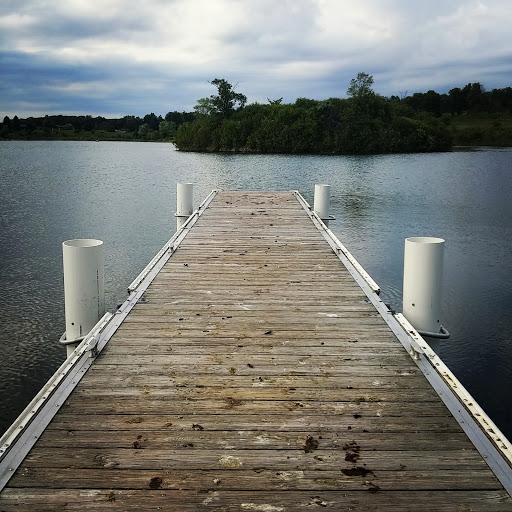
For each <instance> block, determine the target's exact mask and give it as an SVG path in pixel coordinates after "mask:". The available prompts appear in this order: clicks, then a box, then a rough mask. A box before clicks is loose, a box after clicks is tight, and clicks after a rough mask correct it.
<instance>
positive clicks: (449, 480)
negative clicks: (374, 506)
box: [0, 467, 501, 510]
mask: <svg viewBox="0 0 512 512" xmlns="http://www.w3.org/2000/svg"><path fill="white" fill-rule="evenodd" d="M104 473H105V471H102V470H101V469H83V468H73V471H69V470H67V469H66V468H64V469H63V468H52V471H47V470H46V469H45V468H37V467H29V468H26V469H25V470H24V471H23V473H22V474H20V475H17V476H16V477H15V478H14V479H13V486H15V487H28V488H30V487H45V488H52V489H60V488H62V487H63V486H64V485H65V486H66V487H67V488H68V489H83V488H86V489H89V488H93V489H151V482H154V481H155V479H159V484H160V487H159V488H160V489H166V490H169V489H176V490H185V489H187V490H202V489H208V488H211V487H214V488H215V489H216V490H218V491H221V490H222V491H247V490H249V491H257V492H262V491H269V490H275V491H290V490H315V491H329V490H333V491H341V490H345V491H361V489H362V486H364V485H365V483H366V482H368V481H370V480H371V481H373V482H374V483H375V485H378V486H379V490H380V491H393V490H397V489H400V490H408V491H418V490H451V489H453V488H454V487H456V488H458V489H460V490H468V491H473V490H476V489H481V490H483V491H484V490H489V489H495V490H499V489H500V487H501V486H500V484H499V482H498V481H497V480H496V477H494V475H492V474H491V473H490V472H489V471H486V470H483V471H482V470H478V469H471V468H466V469H465V471H463V472H462V473H459V472H457V471H449V472H446V473H440V472H439V471H438V470H431V471H430V470H423V471H420V470H408V469H404V470H402V471H387V470H374V471H371V472H370V471H369V472H368V473H367V474H366V476H365V477H362V476H359V477H350V476H346V475H345V474H343V472H342V471H341V470H336V471H330V470H318V469H315V470H287V471H284V470H278V471H275V470H273V469H264V468H256V470H254V469H249V470H240V469H237V470H226V469H214V470H190V469H187V470H176V469H172V470H170V471H169V470H163V471H159V470H157V471H155V470H154V469H152V470H144V469H137V470H133V469H117V468H115V469H111V470H110V471H109V478H108V480H106V479H105V474H104ZM160 480H161V481H160ZM0 503H1V502H0ZM443 510H444V509H443Z"/></svg>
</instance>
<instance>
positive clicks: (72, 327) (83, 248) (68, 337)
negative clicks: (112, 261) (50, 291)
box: [62, 239, 105, 356]
mask: <svg viewBox="0 0 512 512" xmlns="http://www.w3.org/2000/svg"><path fill="white" fill-rule="evenodd" d="M62 260H63V266H64V303H65V315H66V332H65V335H64V336H63V339H62V342H63V343H64V344H66V347H67V352H68V356H69V354H70V353H71V352H73V350H74V349H75V347H76V346H77V345H78V344H79V343H80V341H81V340H82V339H83V337H84V336H86V335H87V334H88V333H89V331H90V330H91V329H92V328H93V327H94V326H95V325H96V323H97V322H98V320H99V319H100V318H101V317H102V316H103V315H104V314H105V277H104V256H103V242H102V241H101V240H93V239H77V240H67V241H66V242H63V244H62ZM73 340H76V343H72V342H73ZM70 342H71V343H70Z"/></svg>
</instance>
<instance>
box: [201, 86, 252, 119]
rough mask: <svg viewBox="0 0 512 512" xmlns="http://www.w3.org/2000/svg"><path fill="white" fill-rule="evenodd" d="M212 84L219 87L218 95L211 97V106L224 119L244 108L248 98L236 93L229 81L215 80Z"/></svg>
mask: <svg viewBox="0 0 512 512" xmlns="http://www.w3.org/2000/svg"><path fill="white" fill-rule="evenodd" d="M210 83H211V84H212V85H213V86H215V87H217V94H212V95H211V96H210V100H211V105H212V106H213V108H214V110H215V112H217V113H219V114H221V115H222V116H223V117H229V116H231V114H232V113H233V112H234V111H235V110H239V109H242V108H244V106H245V104H246V103H247V97H246V96H244V95H243V94H241V93H239V92H235V89H234V87H233V86H232V85H231V84H230V83H229V82H228V81H227V80H224V79H223V78H215V79H214V80H212V81H211V82H210ZM235 87H236V86H235Z"/></svg>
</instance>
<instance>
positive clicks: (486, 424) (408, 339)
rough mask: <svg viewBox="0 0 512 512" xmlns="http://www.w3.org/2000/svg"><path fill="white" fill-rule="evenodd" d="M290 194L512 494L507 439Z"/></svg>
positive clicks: (320, 223) (318, 220) (309, 211)
mask: <svg viewBox="0 0 512 512" xmlns="http://www.w3.org/2000/svg"><path fill="white" fill-rule="evenodd" d="M293 193H294V195H295V196H296V198H297V200H298V201H299V203H300V204H301V205H302V207H303V208H304V210H305V211H306V213H307V214H308V215H309V217H310V218H311V220H312V221H313V223H314V224H315V226H316V227H317V228H318V230H319V231H320V232H321V233H322V235H323V237H324V238H325V240H326V241H327V243H328V244H329V245H330V246H331V248H332V250H333V251H334V252H335V253H336V254H337V256H338V258H339V259H340V260H341V262H342V263H343V264H344V265H345V267H346V268H347V270H348V271H349V272H350V274H351V275H352V277H353V278H354V279H355V280H356V282H357V284H358V285H359V286H360V287H361V289H362V290H363V292H364V293H365V294H366V296H367V297H368V299H369V300H370V302H371V303H372V304H373V305H374V306H375V308H376V309H377V311H378V312H379V313H380V315H381V316H382V317H383V319H384V320H385V322H386V323H387V324H388V326H389V327H390V328H391V330H392V331H393V333H394V334H395V336H396V337H397V338H398V340H399V341H400V343H401V344H402V345H403V346H404V348H405V349H406V350H407V352H408V353H409V355H410V356H411V357H412V359H413V360H414V361H415V362H416V365H417V366H418V368H419V369H420V370H421V371H422V373H423V374H424V375H425V377H426V378H427V380H428V381H429V383H430V385H431V386H432V387H433V388H434V389H435V391H436V392H437V394H438V395H439V397H440V398H441V399H442V400H443V402H444V403H445V405H446V406H447V407H448V409H449V410H450V412H451V413H452V414H453V416H454V417H455V419H456V420H457V422H458V423H459V424H460V426H461V427H462V429H463V430H464V432H465V433H466V435H467V436H468V437H469V439H470V440H471V442H472V443H473V444H474V446H475V448H476V449H477V450H478V451H479V453H480V455H482V457H483V458H484V459H485V461H486V462H487V464H488V465H489V467H490V468H491V470H492V471H493V473H494V474H495V475H496V477H497V478H498V480H499V481H500V482H501V484H502V485H503V487H504V488H505V489H506V490H507V492H508V493H509V494H511V495H512V445H511V444H510V442H509V441H508V439H507V438H506V437H505V436H504V435H503V433H502V432H501V431H500V430H499V429H498V427H497V426H496V425H495V424H494V422H493V421H492V420H491V419H490V418H489V416H487V414H486V413H485V412H484V410H483V409H482V408H481V407H480V406H479V405H478V403H477V402H476V401H475V400H474V398H473V397H472V396H471V395H470V393H469V392H468V391H467V390H466V389H465V388H464V386H463V385H462V384H461V383H460V382H459V380H458V379H457V377H455V375H454V374H453V373H452V372H451V370H450V369H449V368H448V367H447V366H446V365H445V364H444V363H443V361H442V360H441V359H440V358H439V356H438V355H437V354H436V353H435V352H434V351H433V350H432V349H431V348H430V346H429V345H428V343H426V342H425V340H424V339H423V338H422V337H421V336H420V334H419V333H418V332H417V331H416V330H415V329H414V327H413V326H412V325H411V324H410V323H409V322H408V321H407V320H406V318H405V317H404V316H403V315H402V314H401V313H398V314H395V313H394V312H393V311H392V310H391V309H390V308H389V307H388V305H387V304H385V303H384V302H383V300H382V299H381V298H380V297H379V294H380V288H379V286H378V285H377V284H376V283H375V281H374V280H373V279H372V278H371V277H370V276H369V274H368V273H367V272H366V271H365V270H364V269H363V267H362V266H361V265H360V264H359V263H358V262H357V260H356V259H355V258H354V257H353V256H352V255H351V254H350V252H349V251H348V250H347V249H346V248H345V246H344V245H343V244H342V243H341V242H340V241H339V240H338V238H337V237H336V236H335V235H334V233H333V232H332V231H331V230H330V229H329V228H328V227H327V226H326V225H325V224H324V223H323V221H322V219H321V218H320V217H319V216H318V215H317V214H316V212H314V211H313V209H312V207H311V206H310V205H309V204H308V202H307V201H306V200H305V199H304V198H303V197H302V195H301V194H300V192H299V191H294V192H293Z"/></svg>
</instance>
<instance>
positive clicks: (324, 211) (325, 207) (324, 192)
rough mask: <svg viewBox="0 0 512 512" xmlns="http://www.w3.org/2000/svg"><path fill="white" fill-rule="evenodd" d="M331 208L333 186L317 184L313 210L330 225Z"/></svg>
mask: <svg viewBox="0 0 512 512" xmlns="http://www.w3.org/2000/svg"><path fill="white" fill-rule="evenodd" d="M330 208H331V186H330V185H315V199H314V202H313V210H314V211H315V213H316V214H317V215H318V216H319V217H320V218H321V219H322V220H323V222H324V224H325V225H326V226H329V218H330V217H329V211H330Z"/></svg>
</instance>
